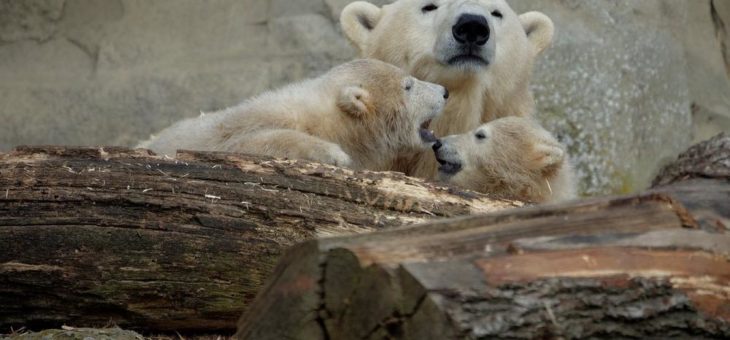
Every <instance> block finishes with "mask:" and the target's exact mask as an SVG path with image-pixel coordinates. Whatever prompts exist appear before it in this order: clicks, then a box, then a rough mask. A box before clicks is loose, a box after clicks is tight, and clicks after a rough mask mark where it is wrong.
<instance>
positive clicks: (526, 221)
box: [236, 140, 730, 340]
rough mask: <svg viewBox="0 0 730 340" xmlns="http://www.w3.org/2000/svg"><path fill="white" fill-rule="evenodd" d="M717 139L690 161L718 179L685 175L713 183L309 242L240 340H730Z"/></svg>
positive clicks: (265, 296)
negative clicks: (691, 339)
mask: <svg viewBox="0 0 730 340" xmlns="http://www.w3.org/2000/svg"><path fill="white" fill-rule="evenodd" d="M716 141H717V140H713V141H711V142H710V144H712V143H714V144H713V145H715V146H714V148H715V149H714V151H713V150H712V148H713V146H699V147H697V148H694V149H693V150H704V151H702V152H700V153H697V154H698V155H700V154H701V155H700V156H698V157H699V158H700V159H705V160H707V162H700V161H698V160H697V159H695V161H694V162H689V163H693V164H698V165H700V166H701V167H703V169H710V168H711V169H712V170H709V171H705V170H702V171H701V172H700V171H695V170H692V166H691V164H689V163H688V164H686V165H682V164H680V165H678V167H679V168H682V169H688V170H683V171H680V172H678V173H695V174H699V173H702V174H703V175H701V176H684V175H682V176H676V175H671V176H670V177H671V178H672V179H671V180H667V181H665V180H660V181H659V182H661V183H673V184H669V185H663V186H661V187H657V188H655V189H653V190H652V191H650V192H647V193H645V194H640V195H634V196H625V197H607V198H595V199H589V200H584V201H581V202H574V203H568V204H563V205H557V206H539V207H529V208H523V209H517V210H510V211H506V212H499V213H494V214H490V215H486V216H470V217H462V218H456V219H449V220H442V221H435V222H430V223H426V224H422V225H417V226H410V227H405V228H399V229H393V230H388V231H382V232H376V233H372V234H366V235H356V236H349V237H341V238H332V239H323V240H313V241H308V242H305V243H303V244H300V245H298V246H296V247H295V248H293V249H292V250H290V251H289V252H288V253H287V255H285V256H284V258H283V259H282V260H281V262H280V264H279V265H278V267H277V269H276V271H275V274H274V275H273V278H274V279H273V280H271V281H270V282H269V283H268V284H267V286H266V288H265V289H264V290H263V291H262V292H261V293H260V295H259V296H258V298H257V299H256V300H255V302H254V303H253V305H251V307H250V308H249V309H248V311H247V312H246V313H245V314H244V316H243V317H242V319H241V320H240V322H239V328H238V332H237V335H236V336H237V338H239V339H257V340H261V339H534V338H548V339H585V338H600V339H616V338H662V339H666V338H693V339H694V338H703V339H709V338H717V339H726V338H729V337H730V289H728V287H730V223H728V221H730V176H729V175H728V172H727V171H728V170H729V169H730V164H728V163H727V162H723V161H720V162H717V161H715V160H716V159H719V158H722V157H724V156H721V155H727V154H728V153H727V152H728V151H729V150H730V145H729V144H727V143H725V142H723V143H719V144H717V143H716ZM718 145H719V146H718ZM690 152H691V153H694V151H690ZM718 155H720V156H718ZM685 157H686V155H685V156H683V157H681V158H680V163H683V162H684V160H685V159H686V158H685ZM706 164H712V166H711V167H709V168H708V167H707V166H705V165H706ZM709 173H712V174H714V175H712V176H708V174H709ZM723 174H724V175H723Z"/></svg>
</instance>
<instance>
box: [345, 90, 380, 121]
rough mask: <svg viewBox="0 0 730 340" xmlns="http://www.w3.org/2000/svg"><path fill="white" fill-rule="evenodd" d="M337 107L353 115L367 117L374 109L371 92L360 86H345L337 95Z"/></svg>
mask: <svg viewBox="0 0 730 340" xmlns="http://www.w3.org/2000/svg"><path fill="white" fill-rule="evenodd" d="M337 107H338V108H340V110H342V111H343V112H346V113H348V114H350V115H352V116H353V117H357V118H361V117H365V116H367V115H369V114H370V112H371V111H372V109H371V108H372V102H371V96H370V92H368V91H367V90H366V89H364V88H362V87H359V86H348V87H345V88H344V89H342V90H340V95H339V96H338V97H337Z"/></svg>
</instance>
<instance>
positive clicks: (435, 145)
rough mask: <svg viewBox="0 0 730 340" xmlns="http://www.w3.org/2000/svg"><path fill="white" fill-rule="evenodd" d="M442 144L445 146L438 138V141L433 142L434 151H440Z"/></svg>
mask: <svg viewBox="0 0 730 340" xmlns="http://www.w3.org/2000/svg"><path fill="white" fill-rule="evenodd" d="M441 146H443V145H442V144H441V141H440V140H436V143H433V146H431V148H433V151H439V149H441Z"/></svg>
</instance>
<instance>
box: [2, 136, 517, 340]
mask: <svg viewBox="0 0 730 340" xmlns="http://www.w3.org/2000/svg"><path fill="white" fill-rule="evenodd" d="M519 205H520V203H519V202H511V201H504V200H497V199H490V198H489V197H487V196H485V195H479V194H475V193H470V192H464V191H458V190H454V189H450V188H444V187H438V186H435V185H432V184H428V183H425V182H423V181H420V180H416V179H412V178H408V177H405V176H403V175H400V174H396V173H372V172H353V171H350V170H346V169H340V168H335V167H330V166H325V165H321V164H316V163H308V162H302V161H286V160H274V159H268V158H257V157H251V156H244V155H233V154H222V153H197V152H181V153H180V154H179V155H178V158H177V159H169V158H164V157H158V156H155V155H152V154H151V153H150V152H148V151H146V150H129V149H123V148H64V147H20V148H18V149H16V150H15V151H13V152H10V153H8V154H2V155H0V306H1V307H0V330H10V328H11V327H14V328H15V329H18V328H20V327H26V328H27V329H43V328H50V327H58V326H61V325H62V324H64V323H65V324H68V325H74V326H100V325H106V324H108V323H109V322H112V323H114V324H117V325H119V326H122V327H129V328H133V329H137V330H145V331H148V332H166V331H181V332H197V331H203V332H214V331H221V332H226V331H231V332H232V331H233V330H234V329H235V326H236V320H237V319H238V318H239V316H240V315H241V313H242V311H243V310H244V309H245V307H246V306H247V305H248V304H249V302H250V301H251V300H252V299H253V297H254V296H255V294H256V293H257V292H258V290H259V288H260V287H261V285H262V283H263V282H264V280H265V279H266V278H267V277H268V276H269V274H270V273H271V271H272V270H273V267H274V265H275V263H276V261H277V260H278V259H279V257H280V255H281V254H282V252H283V250H284V249H285V248H287V247H288V246H290V245H292V244H295V243H297V242H301V241H304V240H307V239H311V238H314V237H317V236H320V237H321V236H332V235H345V234H350V233H362V232H368V231H372V230H379V229H384V228H389V227H394V226H400V225H404V224H413V223H418V222H423V221H426V220H429V219H433V218H439V217H450V216H457V215H465V214H472V213H478V212H489V211H498V210H502V209H508V208H512V207H515V206H519ZM0 333H2V332H0Z"/></svg>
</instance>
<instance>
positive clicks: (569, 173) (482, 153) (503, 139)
mask: <svg viewBox="0 0 730 340" xmlns="http://www.w3.org/2000/svg"><path fill="white" fill-rule="evenodd" d="M433 150H434V152H435V153H436V159H437V160H438V162H439V164H440V165H441V166H440V167H439V178H440V179H441V180H442V181H445V182H448V183H453V184H456V185H458V186H461V187H464V188H467V189H472V190H476V191H480V192H485V193H490V194H494V195H497V196H500V197H504V198H511V199H519V200H523V201H527V202H536V203H542V202H557V201H564V200H569V199H573V198H575V197H576V191H575V182H574V181H575V177H574V175H573V170H572V168H571V165H570V162H569V160H568V157H567V155H566V152H565V149H564V148H563V146H562V145H561V144H560V143H559V142H558V141H557V140H556V139H555V138H554V137H553V136H552V135H551V134H550V133H549V132H548V131H546V130H545V129H543V128H542V127H541V126H540V125H538V124H537V123H535V122H534V121H533V120H531V119H529V118H522V117H506V118H500V119H497V120H493V121H491V122H489V123H487V124H484V125H482V126H480V127H478V128H477V129H475V130H473V131H471V132H469V133H465V134H461V135H453V136H448V137H445V138H442V139H440V140H439V141H438V142H436V143H435V144H434V145H433Z"/></svg>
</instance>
